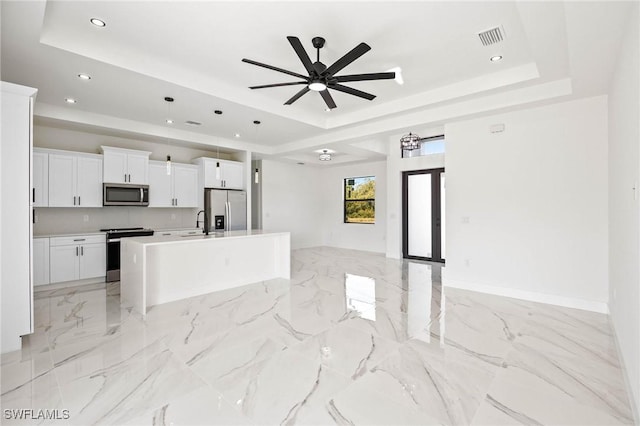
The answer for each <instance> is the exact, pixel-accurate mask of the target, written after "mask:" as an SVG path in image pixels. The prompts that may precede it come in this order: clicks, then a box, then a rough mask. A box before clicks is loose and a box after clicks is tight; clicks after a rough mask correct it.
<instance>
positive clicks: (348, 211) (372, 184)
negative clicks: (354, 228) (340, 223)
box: [344, 176, 376, 223]
mask: <svg viewBox="0 0 640 426" xmlns="http://www.w3.org/2000/svg"><path fill="white" fill-rule="evenodd" d="M375 221H376V177H375V176H366V177H354V178H347V179H345V180H344V223H375Z"/></svg>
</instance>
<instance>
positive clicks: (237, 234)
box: [127, 229, 289, 246]
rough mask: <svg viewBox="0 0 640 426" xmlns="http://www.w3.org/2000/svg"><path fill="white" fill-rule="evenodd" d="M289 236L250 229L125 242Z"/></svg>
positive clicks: (177, 241) (160, 242) (152, 243)
mask: <svg viewBox="0 0 640 426" xmlns="http://www.w3.org/2000/svg"><path fill="white" fill-rule="evenodd" d="M284 235H289V232H265V231H263V230H260V229H252V230H247V231H226V232H211V233H209V235H205V234H198V235H167V236H163V235H153V236H149V237H131V238H127V242H133V243H138V244H142V245H145V246H147V245H159V244H173V243H187V242H199V241H207V240H220V239H234V238H247V237H274V236H284Z"/></svg>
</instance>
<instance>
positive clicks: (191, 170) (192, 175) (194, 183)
mask: <svg viewBox="0 0 640 426" xmlns="http://www.w3.org/2000/svg"><path fill="white" fill-rule="evenodd" d="M197 206H198V167H197V166H193V165H191V164H179V163H178V164H176V163H173V164H172V165H171V174H170V175H168V174H167V164H166V163H165V162H164V161H150V162H149V207H197Z"/></svg>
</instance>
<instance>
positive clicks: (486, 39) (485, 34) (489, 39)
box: [478, 26, 504, 46]
mask: <svg viewBox="0 0 640 426" xmlns="http://www.w3.org/2000/svg"><path fill="white" fill-rule="evenodd" d="M478 37H480V41H481V42H482V45H483V46H491V45H492V44H496V43H500V42H501V41H502V40H504V29H503V28H502V26H499V27H495V28H491V29H488V30H486V31H482V32H481V33H478Z"/></svg>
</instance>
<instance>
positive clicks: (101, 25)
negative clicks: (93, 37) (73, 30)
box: [89, 18, 107, 28]
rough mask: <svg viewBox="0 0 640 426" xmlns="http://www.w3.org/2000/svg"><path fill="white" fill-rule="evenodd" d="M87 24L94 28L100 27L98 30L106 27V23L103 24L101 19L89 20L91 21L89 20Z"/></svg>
mask: <svg viewBox="0 0 640 426" xmlns="http://www.w3.org/2000/svg"><path fill="white" fill-rule="evenodd" d="M89 22H91V23H92V24H93V25H95V26H96V27H100V28H102V27H106V26H107V23H106V22H104V21H103V20H102V19H98V18H91V19H89Z"/></svg>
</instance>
